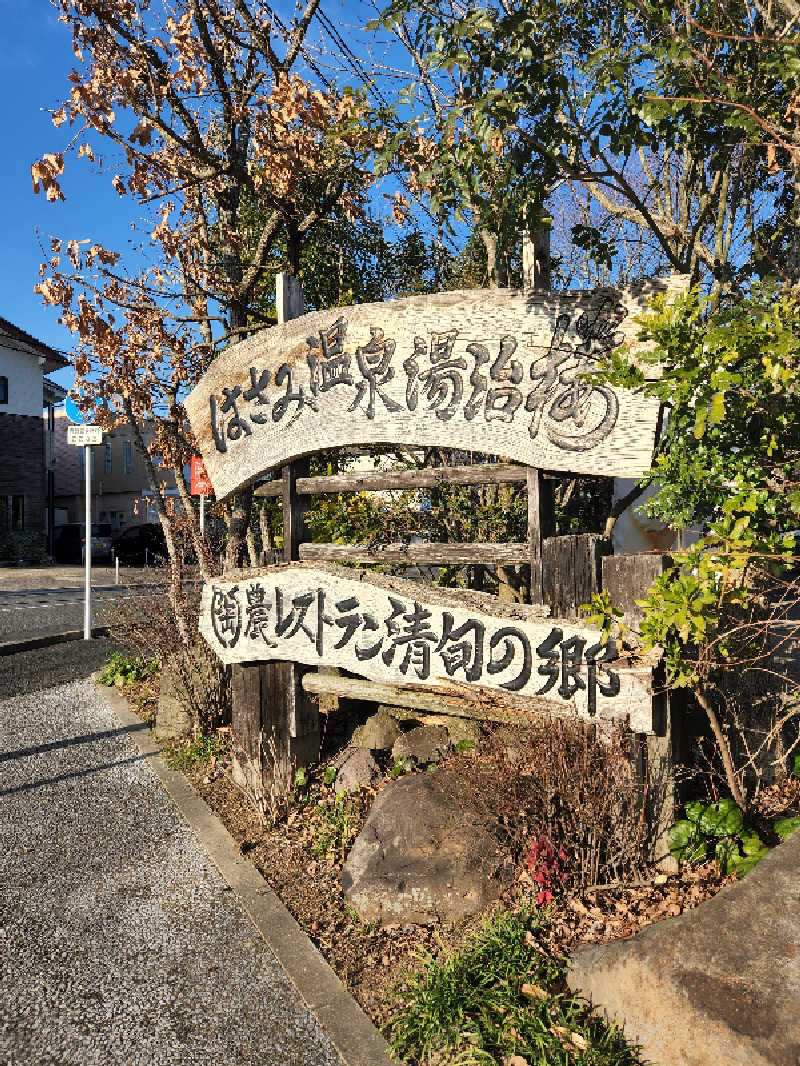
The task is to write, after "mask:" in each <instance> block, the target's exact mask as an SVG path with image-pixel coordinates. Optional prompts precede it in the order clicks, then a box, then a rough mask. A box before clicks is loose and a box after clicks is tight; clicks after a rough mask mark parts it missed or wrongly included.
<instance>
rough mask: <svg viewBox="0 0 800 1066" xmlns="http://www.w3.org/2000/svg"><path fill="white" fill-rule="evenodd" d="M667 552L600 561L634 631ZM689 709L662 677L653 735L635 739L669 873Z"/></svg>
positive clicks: (656, 843)
mask: <svg viewBox="0 0 800 1066" xmlns="http://www.w3.org/2000/svg"><path fill="white" fill-rule="evenodd" d="M671 562H672V560H671V559H670V557H669V555H660V554H653V555H651V554H649V553H646V552H642V553H639V554H630V555H609V556H607V557H606V558H604V559H603V564H602V565H603V588H604V589H605V591H606V592H607V593H608V595H609V598H610V600H611V602H612V603H613V604H614V606H615V607H617V608H619V609H620V610H621V611H622V612H623V616H622V620H623V621H624V623H625V624H626V625H627V626H629V627H630V628H632V629H633V630H634V632H635V631H636V629H637V627H638V625H639V623H640V622H641V620H642V617H643V612H642V609H641V608H640V607H639V606H638V605H637V603H636V601H637V600H642V599H644V598H645V596H646V595H647V591H648V589H649V588H650V586H651V585H652V584H653V582H654V581H655V580H656V578H657V577H659V576H660V575H661V574H663V572H664V571H665V570H666V569H667V568H668V567H669V566H670V565H671ZM689 717H690V715H689V710H688V707H687V701H686V695H685V690H675V691H672V692H670V691H669V690H668V689H667V687H666V683H665V679H664V677H663V674H662V676H661V677H660V679H659V681H658V682H657V692H656V695H655V697H654V706H653V733H652V734H650V735H648V736H646V737H641V738H639V751H640V753H641V755H642V756H643V759H644V771H643V773H642V778H643V782H642V783H643V785H644V786H646V788H647V797H648V799H647V816H648V819H649V821H650V826H651V833H652V846H653V858H654V859H655V860H657V861H658V863H659V866H660V867H661V869H662V870H664V871H665V872H667V873H673V872H674V871H675V869H676V868H677V863H676V862H675V860H674V859H673V858H672V856H671V855H670V853H669V847H668V844H667V835H668V833H669V830H670V828H671V826H672V824H673V822H674V821H675V812H676V808H677V803H678V801H679V795H678V792H679V790H678V788H677V785H676V782H675V767H676V766H678V765H680V764H681V763H686V762H688V761H689V742H690V728H689Z"/></svg>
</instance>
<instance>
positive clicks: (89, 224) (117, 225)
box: [0, 0, 130, 385]
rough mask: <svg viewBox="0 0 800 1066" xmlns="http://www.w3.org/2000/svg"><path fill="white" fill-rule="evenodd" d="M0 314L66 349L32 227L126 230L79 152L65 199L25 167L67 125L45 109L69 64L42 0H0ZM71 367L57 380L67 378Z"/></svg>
mask: <svg viewBox="0 0 800 1066" xmlns="http://www.w3.org/2000/svg"><path fill="white" fill-rule="evenodd" d="M0 18H2V25H3V44H2V48H1V49H0V100H2V101H3V104H2V107H0V146H2V165H1V166H0V233H2V253H3V254H2V255H1V256H0V293H2V295H1V296H0V316H2V317H3V318H7V319H9V321H11V322H13V323H14V325H16V326H19V327H20V328H21V329H24V330H27V331H28V332H29V333H32V334H33V335H34V336H35V337H36V338H38V339H39V340H42V341H44V342H45V343H46V344H50V345H52V347H54V348H58V349H59V350H65V349H69V347H70V344H71V337H70V334H69V332H68V331H67V330H66V329H64V328H63V326H60V325H59V324H58V315H57V314H56V312H55V311H54V310H52V309H51V308H46V307H44V305H43V304H42V301H41V298H40V297H39V296H37V295H36V293H35V292H34V291H33V286H34V285H35V284H36V281H37V278H38V271H39V263H40V262H41V261H42V252H41V250H40V247H39V238H38V237H37V229H39V230H40V231H41V234H42V237H43V239H44V241H45V244H46V239H47V236H48V235H49V234H54V235H58V236H62V237H77V238H81V237H88V236H90V235H91V236H93V237H97V238H99V239H101V241H102V242H103V243H107V244H108V245H109V246H111V247H124V245H125V242H126V241H127V239H128V237H129V236H130V229H129V225H128V220H127V217H126V207H127V205H123V204H121V203H119V198H118V197H117V195H116V193H114V191H113V190H112V189H111V188H110V184H109V181H108V179H107V178H103V177H100V176H98V175H95V174H92V172H91V169H90V167H89V166H87V165H86V162H85V160H81V161H80V162H79V161H78V160H77V159H74V160H68V161H67V162H68V166H67V173H66V175H65V181H64V184H63V187H64V193H65V195H66V201H65V202H63V203H48V202H47V200H46V199H45V197H44V195H43V194H42V193H40V194H39V195H38V196H36V195H34V192H33V187H32V184H31V175H30V167H31V163H33V162H34V160H35V159H38V158H40V157H41V156H42V155H43V154H44V153H45V152H55V151H58V150H59V149H60V148H61V147H62V146H63V144H64V143H65V142H66V140H67V138H68V136H69V133H68V132H66V127H64V126H62V127H61V128H60V129H56V128H55V127H54V126H53V125H52V123H51V121H50V115H49V113H48V110H49V109H51V108H54V107H55V106H56V105H57V104H58V103H59V102H60V101H61V100H62V99H63V98H64V97H65V96H66V93H67V90H68V84H67V75H68V74H69V72H70V70H71V69H72V66H73V58H72V49H71V39H70V33H69V29H68V28H67V27H66V26H62V25H60V24H59V23H58V21H57V18H56V14H55V9H54V8H52V7H51V6H50V4H49V3H47V0H0ZM72 376H73V375H72V373H71V372H70V371H61V372H60V373H59V374H58V375H57V376H56V380H58V381H60V383H61V384H63V385H69V384H70V383H71V381H72Z"/></svg>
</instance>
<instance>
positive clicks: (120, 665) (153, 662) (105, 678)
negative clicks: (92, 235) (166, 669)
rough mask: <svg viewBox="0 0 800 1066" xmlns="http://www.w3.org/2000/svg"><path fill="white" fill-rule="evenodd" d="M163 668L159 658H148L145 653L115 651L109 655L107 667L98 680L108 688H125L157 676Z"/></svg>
mask: <svg viewBox="0 0 800 1066" xmlns="http://www.w3.org/2000/svg"><path fill="white" fill-rule="evenodd" d="M160 669H161V664H160V663H159V661H158V659H147V658H145V657H144V656H143V655H124V654H123V653H122V652H119V651H115V652H112V653H111V655H110V656H109V659H108V663H107V664H106V667H105V669H104V670H103V671H102V673H101V674H100V677H99V678H98V680H99V681H100V684H101V685H106V686H107V687H108V688H111V687H112V686H114V687H116V688H123V687H124V686H125V685H131V684H134V683H135V682H137V681H147V679H148V678H150V677H155V675H156V674H157V673H158V671H159V670H160Z"/></svg>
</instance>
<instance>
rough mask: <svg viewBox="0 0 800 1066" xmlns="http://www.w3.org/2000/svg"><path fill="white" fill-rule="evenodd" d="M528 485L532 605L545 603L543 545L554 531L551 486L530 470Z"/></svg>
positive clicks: (539, 472)
mask: <svg viewBox="0 0 800 1066" xmlns="http://www.w3.org/2000/svg"><path fill="white" fill-rule="evenodd" d="M527 482H528V552H527V556H528V559H529V561H530V566H531V603H544V602H545V600H544V598H543V595H544V589H543V584H542V543H543V541H544V539H545V537H552V536H553V535H554V534H555V531H556V515H555V503H554V499H553V482H552V481H546V480H545V478H544V477H543V476H542V471H541V470H538V469H537V468H536V467H529V468H528V471H527Z"/></svg>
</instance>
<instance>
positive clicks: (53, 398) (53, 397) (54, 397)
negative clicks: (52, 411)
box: [42, 378, 67, 404]
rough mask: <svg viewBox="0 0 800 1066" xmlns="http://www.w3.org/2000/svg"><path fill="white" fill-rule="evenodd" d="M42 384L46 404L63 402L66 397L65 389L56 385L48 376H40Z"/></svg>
mask: <svg viewBox="0 0 800 1066" xmlns="http://www.w3.org/2000/svg"><path fill="white" fill-rule="evenodd" d="M42 385H43V386H44V402H45V403H46V404H47V403H52V404H57V403H63V402H64V400H65V399H66V398H67V390H66V389H62V387H61V386H60V385H56V383H55V381H50V379H49V378H42Z"/></svg>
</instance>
